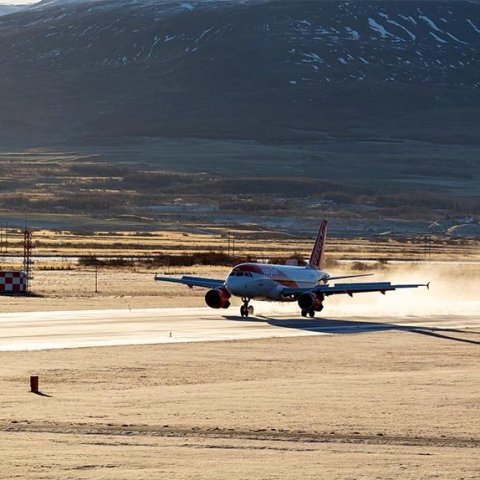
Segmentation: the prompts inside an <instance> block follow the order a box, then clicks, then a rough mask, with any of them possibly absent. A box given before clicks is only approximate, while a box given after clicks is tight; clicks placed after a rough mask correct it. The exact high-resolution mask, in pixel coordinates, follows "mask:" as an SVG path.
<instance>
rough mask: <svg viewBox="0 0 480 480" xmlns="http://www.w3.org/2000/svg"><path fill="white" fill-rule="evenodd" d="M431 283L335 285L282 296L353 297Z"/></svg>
mask: <svg viewBox="0 0 480 480" xmlns="http://www.w3.org/2000/svg"><path fill="white" fill-rule="evenodd" d="M429 286H430V282H429V283H404V284H392V283H390V282H370V283H335V284H334V285H319V286H317V287H314V288H284V289H283V290H282V296H285V297H298V296H299V295H301V294H302V293H305V292H312V293H322V294H323V295H327V296H328V295H338V294H341V293H346V294H347V295H350V296H352V295H353V294H354V293H365V292H381V293H383V294H385V292H388V291H391V290H397V289H398V288H417V287H427V288H429Z"/></svg>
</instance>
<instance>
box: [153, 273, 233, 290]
mask: <svg viewBox="0 0 480 480" xmlns="http://www.w3.org/2000/svg"><path fill="white" fill-rule="evenodd" d="M155 280H156V281H157V282H171V283H181V284H183V285H187V286H188V287H190V288H192V287H202V288H220V287H223V286H225V280H217V279H214V278H203V277H185V276H183V277H181V278H178V277H164V276H163V275H155Z"/></svg>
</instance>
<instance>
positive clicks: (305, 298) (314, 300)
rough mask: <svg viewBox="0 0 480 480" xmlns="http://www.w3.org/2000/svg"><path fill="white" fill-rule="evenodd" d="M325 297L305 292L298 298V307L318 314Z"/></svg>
mask: <svg viewBox="0 0 480 480" xmlns="http://www.w3.org/2000/svg"><path fill="white" fill-rule="evenodd" d="M324 299H325V297H324V296H323V295H322V294H317V293H314V292H305V293H302V294H301V295H300V296H299V297H298V306H299V307H300V308H301V309H302V310H305V311H311V310H315V311H316V312H319V311H320V310H322V308H323V305H322V302H323V300H324Z"/></svg>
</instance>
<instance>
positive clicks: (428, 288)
mask: <svg viewBox="0 0 480 480" xmlns="http://www.w3.org/2000/svg"><path fill="white" fill-rule="evenodd" d="M426 287H427V290H430V282H428V283H427V285H426Z"/></svg>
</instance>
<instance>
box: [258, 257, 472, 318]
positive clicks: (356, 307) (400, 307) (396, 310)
mask: <svg viewBox="0 0 480 480" xmlns="http://www.w3.org/2000/svg"><path fill="white" fill-rule="evenodd" d="M330 273H331V274H332V273H334V274H335V275H341V274H351V273H354V272H351V271H344V272H337V271H335V272H330ZM371 273H374V276H372V277H369V278H368V279H358V281H362V280H365V281H369V282H382V281H389V282H392V283H402V284H410V283H428V282H430V288H429V289H427V288H425V287H420V288H416V289H399V290H396V291H393V292H386V294H385V295H382V294H381V293H361V294H357V295H354V296H353V297H349V296H348V295H336V296H331V297H328V298H327V299H326V300H325V302H324V307H325V308H324V310H323V311H322V312H321V313H319V314H317V316H318V317H319V318H321V317H322V316H328V317H330V316H332V315H339V316H355V317H363V316H365V317H381V316H392V315H398V316H421V315H476V314H478V315H480V264H476V263H465V264H457V263H444V264H412V263H409V264H393V265H389V266H387V268H384V269H382V270H378V271H375V269H374V267H372V271H371ZM352 281H355V279H354V280H352ZM340 282H341V280H340V281H338V283H340ZM333 283H335V282H333ZM252 304H253V305H254V306H255V313H256V314H258V315H275V314H285V315H289V314H292V315H295V316H298V314H299V311H298V305H297V304H296V302H294V303H291V304H280V303H267V302H253V303H252Z"/></svg>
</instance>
